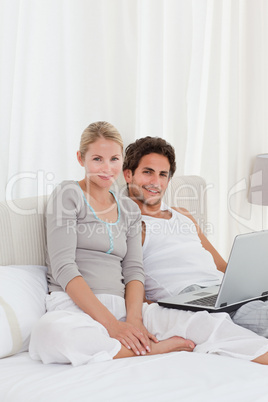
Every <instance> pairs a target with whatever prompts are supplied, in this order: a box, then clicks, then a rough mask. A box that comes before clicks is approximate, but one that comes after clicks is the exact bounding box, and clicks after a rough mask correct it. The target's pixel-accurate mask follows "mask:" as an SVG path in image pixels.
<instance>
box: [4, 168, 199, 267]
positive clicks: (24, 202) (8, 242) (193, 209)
mask: <svg viewBox="0 0 268 402" xmlns="http://www.w3.org/2000/svg"><path fill="white" fill-rule="evenodd" d="M47 199H48V197H47V196H40V197H31V198H21V199H17V200H12V201H5V202H1V203H0V265H34V264H36V265H45V229H44V211H45V207H46V203H47ZM164 201H165V202H166V203H167V204H168V205H170V206H181V207H184V208H186V209H188V210H189V212H190V213H191V214H192V215H194V217H195V218H196V219H197V221H198V223H199V224H200V226H201V227H202V228H204V227H205V223H206V220H207V201H206V183H205V181H204V180H203V179H202V178H201V177H199V176H178V177H173V178H172V180H171V182H170V184H169V187H168V190H167V192H166V195H165V199H164Z"/></svg>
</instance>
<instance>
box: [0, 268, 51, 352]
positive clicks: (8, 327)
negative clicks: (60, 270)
mask: <svg viewBox="0 0 268 402" xmlns="http://www.w3.org/2000/svg"><path fill="white" fill-rule="evenodd" d="M46 273H47V267H44V266H41V265H26V266H24V265H9V266H0V358H2V357H6V356H11V355H14V354H15V353H18V352H24V351H26V350H28V346H29V341H30V334H31V330H32V327H33V325H34V324H35V322H36V321H38V320H39V318H40V317H41V316H42V315H43V314H44V313H45V297H46V294H47V291H48V290H47V279H46Z"/></svg>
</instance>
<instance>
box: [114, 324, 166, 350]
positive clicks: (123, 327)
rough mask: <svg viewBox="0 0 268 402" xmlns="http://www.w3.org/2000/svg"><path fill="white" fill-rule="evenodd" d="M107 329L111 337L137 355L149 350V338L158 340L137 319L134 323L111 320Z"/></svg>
mask: <svg viewBox="0 0 268 402" xmlns="http://www.w3.org/2000/svg"><path fill="white" fill-rule="evenodd" d="M107 331H108V333H109V335H110V337H111V338H115V339H117V340H118V341H119V342H121V344H122V345H123V346H125V347H126V348H127V349H132V350H133V352H134V353H135V354H136V355H137V356H139V355H145V354H146V351H147V352H150V351H151V349H150V339H151V340H152V341H154V342H158V340H157V339H156V337H155V336H153V335H152V334H150V333H149V332H148V331H147V329H146V328H145V327H144V325H143V323H142V322H140V321H139V320H137V321H136V322H135V323H134V325H133V323H132V322H123V321H113V322H112V323H111V325H109V327H108V328H107Z"/></svg>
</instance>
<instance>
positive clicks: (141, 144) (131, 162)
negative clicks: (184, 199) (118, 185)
mask: <svg viewBox="0 0 268 402" xmlns="http://www.w3.org/2000/svg"><path fill="white" fill-rule="evenodd" d="M152 153H155V154H159V155H163V156H165V157H167V158H168V161H169V164H170V173H169V174H170V177H172V176H173V174H174V173H175V170H176V161H175V151H174V148H173V147H172V145H170V144H169V143H168V142H166V141H165V140H164V139H163V138H160V137H149V136H148V137H144V138H139V139H138V140H136V141H135V142H133V143H132V144H129V145H128V146H127V148H126V151H125V158H124V163H123V170H126V169H130V170H131V172H132V174H134V173H135V170H136V169H137V167H138V166H139V163H140V160H141V158H142V157H143V156H145V155H149V154H152Z"/></svg>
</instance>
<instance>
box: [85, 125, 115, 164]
mask: <svg viewBox="0 0 268 402" xmlns="http://www.w3.org/2000/svg"><path fill="white" fill-rule="evenodd" d="M99 138H105V139H106V140H111V141H115V142H117V143H118V144H119V145H120V146H121V149H122V152H123V140H122V137H121V135H120V134H119V132H118V130H117V129H116V128H115V127H114V126H113V125H112V124H110V123H107V122H106V121H97V122H96V123H91V124H90V125H89V126H88V127H87V128H86V129H85V130H84V131H83V133H82V135H81V140H80V147H79V151H80V152H81V158H82V159H84V157H85V154H86V152H87V150H88V146H89V145H90V144H93V142H95V141H97V140H98V139H99Z"/></svg>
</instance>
